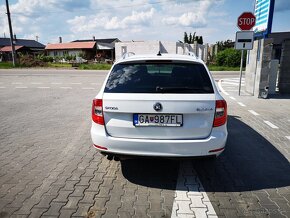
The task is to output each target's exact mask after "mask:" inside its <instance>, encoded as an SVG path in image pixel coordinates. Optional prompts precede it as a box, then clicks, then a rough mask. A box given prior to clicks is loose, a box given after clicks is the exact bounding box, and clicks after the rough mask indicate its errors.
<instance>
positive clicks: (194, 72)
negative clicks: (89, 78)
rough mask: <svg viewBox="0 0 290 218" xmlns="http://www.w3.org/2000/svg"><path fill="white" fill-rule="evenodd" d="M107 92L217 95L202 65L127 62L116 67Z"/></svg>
mask: <svg viewBox="0 0 290 218" xmlns="http://www.w3.org/2000/svg"><path fill="white" fill-rule="evenodd" d="M105 92H107V93H176V94H178V93H183V94H184V93H189V94H192V93H196V94H197V93H199V94H200V93H201V94H202V93H205V94H208V93H214V90H213V87H212V84H211V80H210V78H209V76H208V73H207V71H206V69H205V67H204V66H203V65H202V64H192V63H170V62H169V63H166V62H165V63H156V62H153V63H150V62H148V63H147V62H146V63H125V64H117V65H115V67H114V68H113V70H112V72H111V74H110V76H109V78H108V81H107V84H106V87H105Z"/></svg>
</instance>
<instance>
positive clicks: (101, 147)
mask: <svg viewBox="0 0 290 218" xmlns="http://www.w3.org/2000/svg"><path fill="white" fill-rule="evenodd" d="M94 146H95V147H96V148H98V149H102V150H108V148H106V147H103V146H99V145H95V144H94Z"/></svg>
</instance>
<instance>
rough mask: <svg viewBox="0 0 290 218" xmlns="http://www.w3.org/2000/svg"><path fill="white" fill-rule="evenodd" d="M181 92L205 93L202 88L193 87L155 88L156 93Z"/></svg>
mask: <svg viewBox="0 0 290 218" xmlns="http://www.w3.org/2000/svg"><path fill="white" fill-rule="evenodd" d="M176 91H178V92H181V91H196V92H207V91H206V90H204V89H202V88H193V87H187V86H185V87H161V86H156V92H176Z"/></svg>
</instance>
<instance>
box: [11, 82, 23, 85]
mask: <svg viewBox="0 0 290 218" xmlns="http://www.w3.org/2000/svg"><path fill="white" fill-rule="evenodd" d="M11 84H12V85H20V84H23V83H20V82H15V83H11Z"/></svg>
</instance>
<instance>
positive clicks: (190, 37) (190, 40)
mask: <svg viewBox="0 0 290 218" xmlns="http://www.w3.org/2000/svg"><path fill="white" fill-rule="evenodd" d="M191 42H192V35H191V33H189V39H188V43H191Z"/></svg>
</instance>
